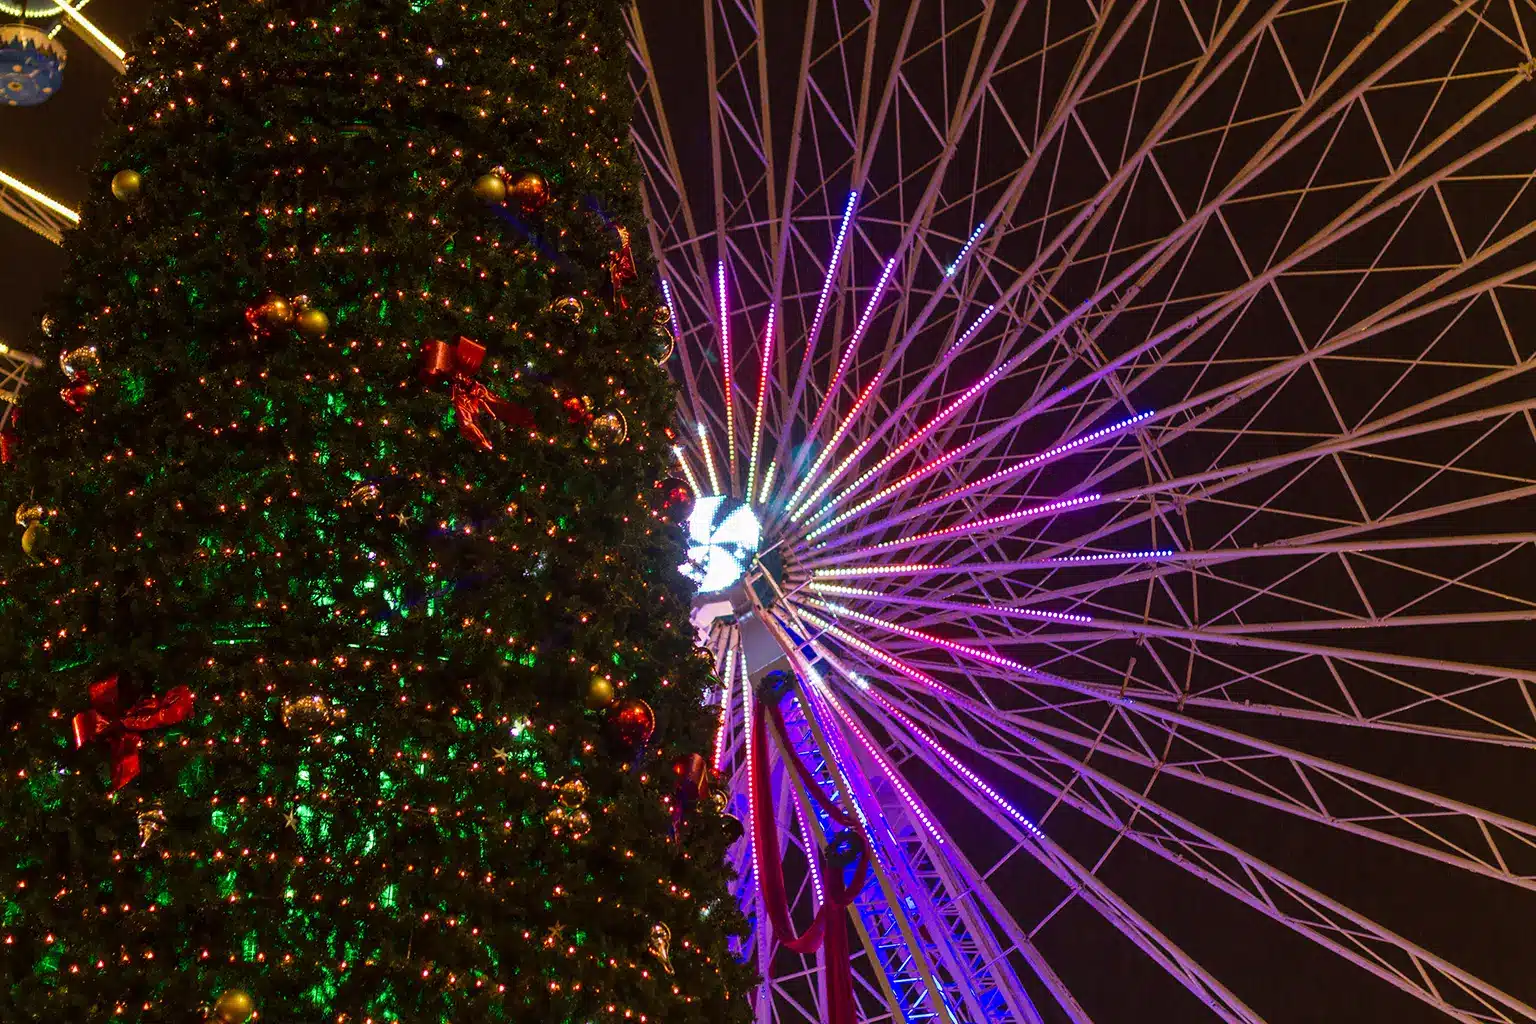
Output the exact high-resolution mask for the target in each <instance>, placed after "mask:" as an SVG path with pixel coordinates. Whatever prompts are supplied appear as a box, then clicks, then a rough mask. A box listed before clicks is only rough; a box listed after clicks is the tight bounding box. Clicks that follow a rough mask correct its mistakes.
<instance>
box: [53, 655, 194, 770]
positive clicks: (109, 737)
mask: <svg viewBox="0 0 1536 1024" xmlns="http://www.w3.org/2000/svg"><path fill="white" fill-rule="evenodd" d="M191 713H192V691H191V690H190V689H189V688H187V687H185V686H173V687H171V688H170V689H169V690H167V691H165V693H164V694H162V695H161V696H159V697H145V698H144V699H143V700H141V701H139V702H138V703H137V704H134V705H133V706H132V707H130V708H128V709H126V710H124V709H123V707H122V702H121V700H120V698H119V697H118V693H117V675H116V674H113V675H110V676H107V678H105V679H103V680H101V682H99V683H92V684H91V709H90V710H89V711H82V712H80V713H79V714H78V715H76V716H75V746H76V747H77V748H79V747H83V746H85V745H86V744H87V743H90V742H92V741H93V740H98V739H99V740H101V741H102V742H104V743H105V744H106V745H107V751H108V752H109V753H110V754H111V756H112V792H114V793H115V792H117V791H118V790H120V789H122V788H123V787H124V786H126V785H128V783H130V782H132V781H133V777H134V776H135V775H137V774H139V747H141V746H143V744H144V740H143V738H142V737H141V736H140V735H139V733H142V732H148V731H149V730H150V729H159V728H161V727H162V726H167V725H175V724H176V723H177V722H180V721H183V720H184V719H185V718H186V717H187V716H188V715H190V714H191Z"/></svg>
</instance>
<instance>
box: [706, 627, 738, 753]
mask: <svg viewBox="0 0 1536 1024" xmlns="http://www.w3.org/2000/svg"><path fill="white" fill-rule="evenodd" d="M745 658H746V655H745V654H743V655H742V659H743V664H742V668H743V670H745V668H746V664H745ZM735 680H736V659H735V658H732V657H730V656H729V655H727V656H726V658H725V678H724V679H723V680H721V682H720V724H719V725H717V726H716V727H715V755H714V757H712V758H711V759H710V765H711V766H712V767H713V768H714V770H715V771H716V772H719V771H720V768H721V766H722V765H723V764H724V763H725V727H726V724H727V723H728V722H729V721H730V720H731V694H732V693H734V692H735V685H734V684H735Z"/></svg>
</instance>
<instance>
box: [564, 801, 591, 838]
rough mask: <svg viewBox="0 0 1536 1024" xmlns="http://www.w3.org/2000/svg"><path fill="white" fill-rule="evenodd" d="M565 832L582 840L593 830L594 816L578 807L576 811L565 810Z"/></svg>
mask: <svg viewBox="0 0 1536 1024" xmlns="http://www.w3.org/2000/svg"><path fill="white" fill-rule="evenodd" d="M564 825H565V834H566V835H567V836H569V837H570V838H571V839H573V840H581V839H585V838H586V837H587V833H588V832H591V831H592V816H591V815H590V814H588V813H587V812H586V811H583V810H581V809H580V808H577V809H576V810H574V811H566V812H565V822H564Z"/></svg>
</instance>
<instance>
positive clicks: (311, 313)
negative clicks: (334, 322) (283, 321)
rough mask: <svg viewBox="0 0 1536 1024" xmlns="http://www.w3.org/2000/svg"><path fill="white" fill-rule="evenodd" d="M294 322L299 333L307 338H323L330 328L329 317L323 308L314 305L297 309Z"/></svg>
mask: <svg viewBox="0 0 1536 1024" xmlns="http://www.w3.org/2000/svg"><path fill="white" fill-rule="evenodd" d="M294 323H295V325H296V326H297V327H298V329H299V333H300V334H302V335H304V336H305V337H308V338H323V337H325V335H326V333H327V332H328V331H330V329H331V318H330V317H328V316H326V315H325V311H324V310H321V309H316V308H315V307H314V306H305V307H304V308H303V309H301V310H299V315H298V316H297V317H296V318H295V319H294Z"/></svg>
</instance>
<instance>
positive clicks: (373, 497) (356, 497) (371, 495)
mask: <svg viewBox="0 0 1536 1024" xmlns="http://www.w3.org/2000/svg"><path fill="white" fill-rule="evenodd" d="M351 500H352V504H354V505H372V504H373V503H374V502H376V501H378V500H379V485H378V484H376V483H374V482H373V481H371V480H364V481H363V482H362V483H360V484H358V485H357V486H356V487H354V488H352V495H351Z"/></svg>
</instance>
